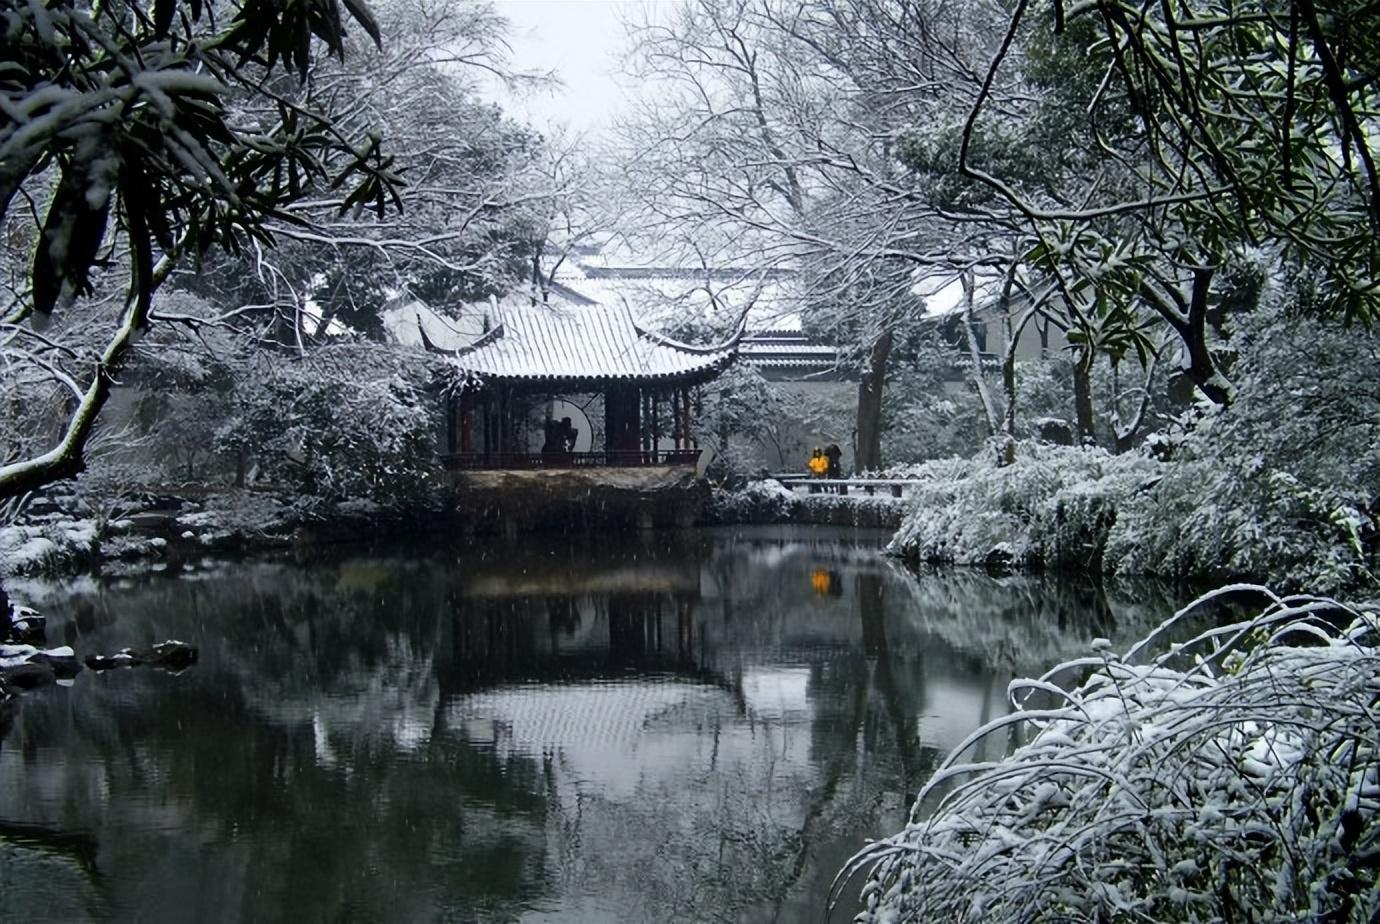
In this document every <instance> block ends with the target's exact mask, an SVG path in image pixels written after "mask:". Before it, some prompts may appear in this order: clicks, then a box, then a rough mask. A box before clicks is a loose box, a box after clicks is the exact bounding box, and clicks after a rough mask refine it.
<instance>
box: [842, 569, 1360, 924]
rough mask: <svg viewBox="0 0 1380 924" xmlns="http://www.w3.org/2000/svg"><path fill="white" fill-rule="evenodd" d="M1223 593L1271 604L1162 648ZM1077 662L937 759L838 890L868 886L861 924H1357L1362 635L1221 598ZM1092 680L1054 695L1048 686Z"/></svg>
mask: <svg viewBox="0 0 1380 924" xmlns="http://www.w3.org/2000/svg"><path fill="white" fill-rule="evenodd" d="M1234 591H1245V592H1250V593H1260V594H1264V595H1266V596H1267V597H1268V598H1269V604H1268V606H1267V608H1266V609H1265V610H1264V611H1263V612H1261V613H1260V614H1259V615H1258V616H1256V617H1255V618H1254V619H1250V620H1247V621H1243V622H1238V623H1234V624H1231V625H1226V626H1221V627H1218V628H1214V629H1211V630H1209V631H1206V632H1204V633H1202V634H1200V635H1198V636H1196V637H1195V638H1193V639H1191V640H1190V641H1188V642H1186V643H1183V644H1182V645H1166V644H1165V639H1166V637H1167V636H1168V635H1170V634H1171V633H1173V632H1174V631H1175V630H1176V629H1178V628H1179V626H1178V623H1180V622H1181V621H1182V620H1184V619H1185V618H1186V617H1187V616H1189V615H1190V614H1192V613H1194V611H1195V610H1196V609H1197V608H1198V607H1200V606H1202V605H1204V604H1206V603H1208V602H1209V601H1210V600H1212V599H1213V598H1214V597H1216V596H1217V595H1220V594H1224V593H1228V592H1234ZM1094 647H1095V648H1100V649H1101V653H1100V654H1099V655H1098V656H1096V657H1088V658H1083V659H1080V660H1077V661H1074V662H1070V663H1068V664H1064V665H1060V667H1058V668H1056V669H1055V670H1054V671H1051V672H1050V673H1048V674H1046V675H1045V676H1044V677H1042V678H1040V679H1038V680H1027V681H1016V682H1013V683H1012V685H1011V692H1012V699H1013V702H1014V703H1015V704H1016V706H1017V707H1018V709H1017V711H1016V712H1014V713H1012V714H1011V715H1009V716H1006V717H1004V718H1002V719H999V720H997V721H994V722H991V723H989V724H988V725H986V726H984V727H983V728H981V729H979V730H978V731H976V732H975V733H974V734H973V735H972V736H970V737H969V738H968V739H967V741H965V742H964V743H963V744H962V745H960V746H959V747H958V748H957V749H956V750H955V751H954V752H953V753H952V754H951V755H949V757H948V758H947V759H946V760H945V761H944V763H943V764H942V765H941V766H940V767H939V769H938V770H937V771H936V773H935V774H934V776H933V777H932V778H931V779H930V781H929V782H928V783H927V784H926V786H925V788H924V789H923V790H922V791H921V793H920V795H919V797H918V799H917V801H916V803H915V808H914V809H913V811H912V819H911V822H910V823H909V824H908V825H907V826H906V828H905V830H904V831H902V832H900V833H899V834H896V835H895V836H893V837H891V838H888V839H885V840H882V841H879V842H877V843H875V844H873V845H870V846H869V847H868V848H866V849H865V850H864V851H862V852H861V853H860V854H858V855H857V856H856V857H854V858H853V860H852V861H850V863H849V865H848V867H847V868H846V869H845V871H844V873H842V874H840V875H841V876H843V875H845V874H847V875H851V874H853V873H855V872H857V871H858V870H859V869H861V868H866V867H871V873H870V878H869V881H868V884H867V886H866V887H865V889H864V901H865V910H864V912H863V913H862V914H861V915H860V917H859V920H860V921H862V922H867V924H883V922H887V924H891V922H901V921H917V922H918V921H952V922H962V921H974V922H976V921H981V922H1017V921H1019V922H1034V921H1061V922H1064V921H1088V922H1092V921H1232V920H1238V921H1247V920H1249V921H1263V920H1276V921H1285V920H1289V921H1300V920H1308V921H1337V922H1345V921H1358V922H1360V921H1370V920H1374V919H1375V917H1376V915H1377V913H1380V884H1378V883H1377V877H1378V874H1380V863H1378V862H1377V860H1376V857H1377V856H1380V814H1377V812H1378V811H1380V740H1378V739H1377V736H1376V724H1375V719H1374V707H1375V703H1376V701H1377V698H1380V614H1377V612H1376V611H1374V610H1363V609H1357V608H1351V607H1347V606H1344V605H1342V604H1339V603H1337V602H1335V601H1332V600H1328V599H1325V598H1320V597H1311V596H1310V597H1289V598H1280V597H1277V596H1275V595H1273V594H1271V593H1270V592H1269V591H1267V590H1265V589H1264V588H1260V587H1249V586H1236V587H1228V588H1224V589H1223V590H1222V591H1218V592H1217V593H1216V594H1213V595H1209V596H1208V597H1204V598H1201V599H1200V600H1198V601H1196V602H1195V603H1194V604H1193V605H1190V607H1188V608H1187V609H1185V610H1182V611H1180V612H1179V613H1177V614H1175V616H1174V617H1172V618H1171V619H1169V620H1168V621H1166V622H1165V623H1163V624H1162V625H1161V626H1160V627H1159V628H1158V629H1156V630H1155V632H1153V633H1151V635H1150V636H1149V637H1148V638H1147V639H1145V640H1144V641H1142V642H1141V643H1139V644H1137V645H1136V646H1135V647H1133V648H1132V649H1131V650H1130V651H1128V652H1127V653H1126V654H1125V655H1124V656H1121V657H1118V656H1116V655H1115V654H1112V653H1111V652H1110V651H1109V650H1108V649H1109V646H1107V645H1106V644H1105V643H1103V644H1101V645H1099V644H1098V643H1096V642H1095V643H1094ZM1155 648H1159V653H1158V654H1157V655H1155V656H1154V657H1152V658H1149V659H1148V660H1144V658H1145V654H1146V653H1147V652H1148V651H1150V650H1151V649H1155ZM1088 670H1091V671H1092V673H1091V675H1090V676H1089V677H1088V679H1087V680H1086V681H1085V682H1084V683H1082V684H1081V685H1080V686H1078V687H1077V688H1076V689H1074V690H1072V691H1071V692H1070V691H1065V690H1064V689H1062V688H1061V687H1059V686H1056V685H1055V684H1054V683H1053V682H1052V681H1051V678H1053V677H1054V676H1056V675H1063V676H1068V675H1069V674H1071V673H1074V674H1076V673H1077V672H1086V671H1088ZM1037 699H1039V700H1042V701H1043V702H1041V703H1040V704H1039V706H1038V707H1036V706H1035V705H1034V702H1035V700H1037ZM1013 725H1023V726H1025V727H1027V728H1029V729H1033V730H1034V734H1033V737H1031V738H1030V740H1029V742H1028V743H1027V744H1025V745H1023V746H1021V747H1019V748H1017V749H1016V750H1015V751H1014V752H1012V753H1011V754H1010V756H1009V757H1007V758H1005V759H1003V760H998V761H995V762H986V763H974V764H963V763H961V760H962V759H963V754H964V752H965V751H966V750H967V749H968V748H970V747H972V746H973V745H975V744H977V743H978V742H980V741H982V740H983V739H985V738H987V737H989V736H995V738H996V739H997V741H998V742H999V743H1000V742H1004V741H1005V740H1006V739H1007V736H1008V734H1009V732H1010V730H1011V726H1013Z"/></svg>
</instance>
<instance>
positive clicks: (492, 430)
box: [419, 303, 742, 469]
mask: <svg viewBox="0 0 1380 924" xmlns="http://www.w3.org/2000/svg"><path fill="white" fill-rule="evenodd" d="M489 321H490V325H491V326H490V329H489V330H488V331H487V332H486V333H484V334H483V335H482V336H480V337H479V338H478V339H476V340H473V341H472V342H470V343H469V344H468V345H465V346H461V347H459V348H458V349H453V350H446V349H444V348H442V347H440V346H438V345H437V344H435V343H434V342H433V341H432V340H431V339H430V338H429V337H427V336H426V334H425V328H423V327H421V326H420V323H419V330H421V331H422V335H423V339H424V341H425V343H426V345H427V347H428V348H429V349H431V350H432V351H434V352H438V353H442V354H444V355H445V356H446V360H445V361H446V364H447V367H448V374H447V376H446V377H445V378H446V382H445V385H446V388H445V394H446V436H445V439H446V444H445V447H446V453H445V456H444V458H445V461H446V463H447V464H448V465H449V466H451V467H454V468H462V469H533V468H571V467H587V466H648V465H668V464H669V465H686V464H694V463H695V461H696V459H697V458H698V456H699V450H698V448H697V447H696V444H695V439H694V436H693V435H692V433H691V425H690V424H691V419H692V415H693V414H694V413H695V411H696V407H697V405H698V401H697V400H696V387H697V386H699V385H702V384H704V383H705V382H708V381H711V380H712V379H714V378H715V377H717V376H718V375H719V374H720V373H721V372H722V371H723V370H724V369H725V368H727V367H728V365H729V364H730V363H732V362H733V361H734V359H735V358H736V356H737V354H738V342H739V340H740V339H741V337H742V329H741V327H740V328H739V330H738V331H737V332H736V333H735V334H734V335H733V336H732V337H730V338H729V339H728V340H727V341H725V342H723V343H719V344H715V345H711V346H694V345H691V344H686V343H680V342H678V341H676V340H672V339H671V338H669V337H666V336H664V335H662V334H658V333H655V332H653V331H649V330H646V329H644V328H643V327H641V326H640V325H639V324H638V323H637V322H636V320H635V319H634V318H633V316H632V312H631V311H630V310H629V308H628V307H627V306H626V305H618V306H613V305H602V304H561V305H549V304H542V303H537V304H531V305H521V306H512V305H505V306H501V307H500V306H499V305H498V304H497V303H494V305H493V316H492V317H491V318H490V319H489ZM563 412H568V413H563ZM572 416H573V417H575V418H576V419H575V420H573V421H572V420H570V419H569V418H570V417H572ZM553 427H554V428H555V432H556V436H555V437H554V438H553Z"/></svg>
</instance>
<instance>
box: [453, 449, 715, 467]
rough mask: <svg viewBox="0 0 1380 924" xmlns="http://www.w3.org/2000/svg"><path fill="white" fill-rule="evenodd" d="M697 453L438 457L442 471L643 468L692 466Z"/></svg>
mask: <svg viewBox="0 0 1380 924" xmlns="http://www.w3.org/2000/svg"><path fill="white" fill-rule="evenodd" d="M699 457H700V451H699V450H698V449H648V450H640V449H637V450H612V451H609V452H456V453H450V454H448V455H443V456H441V463H442V464H443V465H445V467H446V468H451V469H464V470H471V471H472V470H477V469H505V470H506V469H539V468H609V467H615V466H618V467H629V468H643V467H647V466H652V465H694V464H695V463H696V461H698V459H699Z"/></svg>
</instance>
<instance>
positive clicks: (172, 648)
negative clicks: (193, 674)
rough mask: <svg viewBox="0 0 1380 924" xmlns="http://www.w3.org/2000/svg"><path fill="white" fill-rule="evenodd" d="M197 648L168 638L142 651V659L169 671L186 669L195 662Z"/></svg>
mask: <svg viewBox="0 0 1380 924" xmlns="http://www.w3.org/2000/svg"><path fill="white" fill-rule="evenodd" d="M196 660H197V650H196V646H195V645H188V644H187V643H186V642H179V641H176V640H172V639H170V640H168V641H166V642H159V643H158V644H157V645H154V646H153V648H152V649H150V650H149V651H147V652H145V653H144V661H145V663H147V664H153V665H157V666H158V667H162V668H166V669H167V670H170V671H180V670H186V669H187V668H189V667H191V666H192V665H193V664H195V663H196Z"/></svg>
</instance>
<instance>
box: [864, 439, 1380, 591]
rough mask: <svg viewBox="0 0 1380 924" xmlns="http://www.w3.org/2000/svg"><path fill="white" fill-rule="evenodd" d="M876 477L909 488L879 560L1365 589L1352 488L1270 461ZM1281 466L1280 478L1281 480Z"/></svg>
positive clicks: (1191, 458) (1360, 520)
mask: <svg viewBox="0 0 1380 924" xmlns="http://www.w3.org/2000/svg"><path fill="white" fill-rule="evenodd" d="M993 456H994V454H992V453H988V454H984V455H982V456H979V457H978V458H975V459H943V460H938V461H934V462H926V463H922V464H919V465H912V466H906V467H902V468H896V469H892V470H890V471H888V472H887V473H885V474H887V475H889V476H891V477H898V478H902V477H903V478H908V479H913V480H916V481H919V482H920V483H919V484H913V485H911V486H910V487H909V488H907V491H908V492H909V496H908V502H909V504H910V506H909V507H908V509H907V512H906V515H905V519H904V522H903V523H902V524H901V527H900V529H899V530H898V531H897V534H896V537H895V539H894V540H893V541H892V543H891V546H890V551H892V552H893V553H895V554H897V555H899V556H901V557H902V558H904V559H906V560H907V561H908V562H909V563H910V564H912V565H916V564H919V563H922V562H929V563H935V564H962V565H982V564H986V565H998V566H1002V567H1021V568H1034V567H1051V568H1063V569H1069V570H1075V571H1086V572H1092V573H1097V572H1103V573H1107V574H1128V575H1156V576H1159V577H1165V578H1172V579H1181V580H1199V581H1212V582H1214V583H1222V582H1225V581H1232V580H1254V581H1266V582H1269V583H1271V584H1273V585H1275V586H1276V587H1282V588H1285V589H1290V590H1294V589H1301V588H1304V587H1307V588H1310V589H1313V590H1315V591H1316V590H1321V591H1324V592H1328V593H1337V592H1342V591H1348V590H1352V589H1354V588H1355V587H1357V586H1360V585H1362V584H1369V585H1370V586H1372V587H1373V586H1374V583H1373V579H1372V578H1371V577H1370V574H1371V559H1372V557H1373V555H1374V543H1375V539H1376V529H1375V526H1376V524H1375V523H1374V522H1373V519H1372V517H1371V515H1370V514H1368V513H1367V512H1366V510H1367V503H1366V501H1365V495H1366V492H1368V491H1370V490H1372V489H1371V488H1370V486H1369V485H1367V484H1366V483H1364V482H1358V483H1356V484H1354V485H1350V486H1346V490H1343V489H1342V487H1341V486H1329V487H1324V486H1320V484H1318V483H1317V481H1316V478H1312V477H1311V476H1308V475H1307V470H1308V466H1309V464H1310V463H1309V460H1307V459H1306V458H1298V459H1295V458H1291V457H1288V456H1287V455H1286V454H1283V453H1280V454H1277V455H1276V456H1275V457H1274V461H1273V462H1272V463H1271V464H1269V465H1267V464H1266V463H1265V462H1264V461H1263V460H1262V459H1259V458H1257V459H1255V461H1254V462H1253V463H1252V465H1253V466H1254V467H1253V468H1252V469H1251V470H1248V471H1237V470H1236V469H1235V468H1234V467H1233V465H1232V464H1231V462H1230V461H1229V460H1224V459H1220V458H1216V457H1206V456H1205V455H1204V454H1203V453H1202V452H1201V451H1198V449H1197V447H1196V446H1195V445H1193V444H1188V445H1186V446H1183V447H1181V450H1180V453H1179V455H1176V456H1175V457H1174V459H1173V460H1172V461H1169V462H1161V461H1159V460H1158V459H1155V458H1153V457H1151V456H1150V455H1148V454H1146V453H1144V452H1130V453H1125V454H1122V455H1113V454H1111V453H1109V452H1107V451H1106V450H1104V449H1100V448H1097V447H1068V446H1052V445H1049V444H1044V443H1038V442H1023V443H1020V444H1018V446H1017V452H1016V461H1015V462H1014V463H1013V464H1011V465H1007V466H999V465H997V464H996V463H995V461H994V458H993ZM1290 466H1292V468H1291V467H1290Z"/></svg>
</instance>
